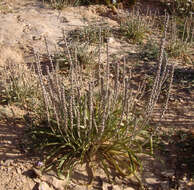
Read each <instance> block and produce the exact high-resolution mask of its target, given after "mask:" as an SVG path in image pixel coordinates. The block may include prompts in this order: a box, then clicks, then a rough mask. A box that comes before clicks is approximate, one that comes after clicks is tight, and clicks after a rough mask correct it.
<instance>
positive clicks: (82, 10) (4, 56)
mask: <svg viewBox="0 0 194 190" xmlns="http://www.w3.org/2000/svg"><path fill="white" fill-rule="evenodd" d="M106 11H108V9H107V8H106V7H104V6H90V7H75V8H70V7H68V8H65V9H64V10H63V11H57V10H53V9H50V8H49V7H48V6H47V5H43V4H42V3H41V2H40V1H30V0H22V1H21V0H20V1H19V0H16V1H14V0H12V1H8V0H7V1H0V67H1V66H2V65H3V64H4V63H5V62H6V61H7V60H12V61H14V62H17V63H21V62H26V63H28V62H31V61H32V59H33V51H34V50H35V51H38V52H40V53H42V54H44V53H45V52H46V49H45V41H44V40H45V37H46V39H47V41H48V46H49V49H50V51H51V52H55V51H56V47H57V48H60V46H58V44H57V42H60V38H61V37H62V30H64V31H65V32H66V33H67V32H68V31H70V30H73V29H75V28H79V27H82V26H85V25H86V24H87V23H88V22H93V21H94V20H95V21H104V22H107V23H108V24H109V25H111V26H115V27H116V26H117V24H118V23H117V22H116V21H115V17H114V15H113V18H112V19H111V18H109V17H107V16H101V15H104V13H106ZM102 13H103V14H102ZM136 50H137V48H136V46H135V45H130V44H126V43H125V42H121V41H119V40H115V39H112V41H110V52H112V53H114V54H116V53H119V52H121V51H122V52H126V51H130V52H131V54H134V55H135V54H136ZM134 60H136V57H135V56H131V57H130V56H129V62H131V63H132V64H133V62H134ZM139 63H140V64H141V65H142V66H141V68H144V67H145V70H146V64H144V61H141V62H139ZM188 68H190V69H188ZM137 70H138V68H137ZM140 70H142V69H140ZM187 71H188V73H186V76H188V78H186V79H184V80H186V81H187V82H186V84H182V85H181V82H180V81H181V80H183V79H182V78H181V77H183V78H184V76H182V75H184V73H185V72H187ZM192 72H193V65H190V66H188V67H187V66H184V67H181V66H180V67H179V68H177V70H176V73H175V84H174V87H173V92H172V96H171V101H170V104H169V109H168V110H167V114H166V117H165V118H164V119H163V121H162V122H161V126H162V127H165V128H167V127H168V130H167V133H168V132H169V131H174V133H173V134H174V135H172V136H171V139H165V143H164V147H165V148H164V150H165V151H163V153H164V154H161V153H160V154H159V151H158V155H159V158H158V157H157V156H156V158H152V157H148V156H147V157H142V159H143V160H144V162H145V168H144V173H143V181H144V183H145V184H146V185H145V186H146V188H147V189H153V190H159V189H162V190H168V189H177V190H178V189H181V190H183V189H185V190H192V189H194V183H193V182H192V181H191V180H190V175H191V174H192V172H193V171H194V166H193V165H190V164H192V163H193V162H194V158H193V155H192V151H194V150H193V146H194V144H192V143H191V142H192V141H193V138H192V133H191V132H190V131H192V130H191V129H193V128H194V87H193V86H192V85H193V82H191V81H192V80H194V78H193V76H194V72H193V73H192ZM189 76H190V78H189ZM188 81H190V82H188ZM156 113H157V112H156ZM24 115H25V112H24V111H22V110H20V109H19V108H17V107H15V106H7V105H0V176H1V180H0V190H14V189H15V190H56V189H58V190H62V189H64V186H65V185H66V183H67V182H66V181H65V180H59V179H58V178H57V177H55V175H54V174H53V173H49V174H44V175H42V174H40V172H39V170H38V165H39V164H40V163H39V157H38V156H37V157H36V156H34V153H32V154H29V152H27V151H26V150H25V142H24V140H23V139H24V138H23V137H24V134H25V129H26V126H25V124H24V123H23V120H22V117H23V116H24ZM154 118H155V119H154V121H153V124H154V123H155V122H157V119H158V115H157V114H156V115H155V117H154ZM180 130H181V131H183V132H182V133H176V131H180ZM185 134H186V135H185ZM181 135H183V136H184V137H182V136H181ZM193 136H194V135H193ZM187 137H188V138H187ZM190 137H191V138H190ZM172 139H175V141H176V140H177V142H180V143H184V142H187V141H188V142H190V143H191V144H189V146H187V147H186V148H185V147H181V146H180V144H175V143H171V142H172V141H173V140H172ZM171 140H172V141H171ZM173 142H174V141H173ZM185 150H187V154H186V153H185V152H184V151H185ZM165 153H166V154H165ZM184 155H185V156H184ZM187 158H190V159H193V160H191V161H190V162H189V163H185V162H184V161H185V159H187ZM189 169H190V170H189ZM181 172H182V173H181ZM116 180H117V179H115V181H116ZM87 181H88V177H87V174H86V173H85V172H84V171H83V170H81V171H80V170H78V171H77V173H75V174H74V177H73V181H72V182H70V184H69V187H68V188H69V189H72V190H74V189H75V190H82V189H103V190H110V189H113V190H121V189H126V190H133V189H135V190H136V189H138V186H137V185H136V181H135V180H133V179H132V180H131V182H130V183H129V182H125V181H121V180H120V181H119V180H118V181H116V182H117V184H115V185H114V184H109V182H108V181H107V180H106V178H105V177H104V175H102V172H101V171H97V173H96V176H95V178H94V181H93V183H92V185H90V186H87V185H83V184H84V183H87ZM80 184H82V185H80Z"/></svg>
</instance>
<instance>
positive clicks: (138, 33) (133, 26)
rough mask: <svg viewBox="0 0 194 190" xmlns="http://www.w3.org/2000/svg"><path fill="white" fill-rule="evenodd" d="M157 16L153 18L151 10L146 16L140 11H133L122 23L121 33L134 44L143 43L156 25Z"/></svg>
mask: <svg viewBox="0 0 194 190" xmlns="http://www.w3.org/2000/svg"><path fill="white" fill-rule="evenodd" d="M155 16H156V15H155V14H154V15H153V16H151V15H150V12H149V10H148V11H147V13H146V15H144V16H142V15H141V13H140V10H139V9H137V10H133V11H132V12H131V13H130V14H129V15H128V16H127V17H126V18H125V19H122V21H121V22H120V28H119V33H120V34H122V36H125V38H126V39H127V40H131V41H132V42H133V43H142V42H143V40H144V39H145V37H146V34H147V33H148V32H149V31H150V29H151V28H152V26H153V25H154V23H155Z"/></svg>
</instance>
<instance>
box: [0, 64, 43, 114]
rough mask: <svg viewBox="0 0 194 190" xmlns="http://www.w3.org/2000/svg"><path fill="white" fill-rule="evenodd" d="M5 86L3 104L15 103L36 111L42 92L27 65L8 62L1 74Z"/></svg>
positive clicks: (2, 97)
mask: <svg viewBox="0 0 194 190" xmlns="http://www.w3.org/2000/svg"><path fill="white" fill-rule="evenodd" d="M1 82H2V86H3V90H2V92H1V93H2V95H1V102H7V103H15V104H17V105H19V106H22V107H25V108H28V109H29V110H30V109H34V108H33V107H34V106H35V105H36V104H37V102H38V99H39V98H40V97H39V95H40V94H39V93H40V91H39V90H38V89H39V86H38V85H39V84H38V82H37V77H36V76H35V74H34V73H32V72H31V71H30V70H29V69H28V68H27V66H26V65H24V64H22V63H21V64H19V63H18V64H15V63H13V62H8V63H7V64H5V66H4V68H3V71H2V73H1Z"/></svg>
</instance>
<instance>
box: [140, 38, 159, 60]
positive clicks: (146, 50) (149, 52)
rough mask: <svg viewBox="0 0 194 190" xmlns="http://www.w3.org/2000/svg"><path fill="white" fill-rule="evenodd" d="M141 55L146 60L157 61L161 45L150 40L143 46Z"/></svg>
mask: <svg viewBox="0 0 194 190" xmlns="http://www.w3.org/2000/svg"><path fill="white" fill-rule="evenodd" d="M140 56H141V57H142V58H143V59H146V60H150V61H156V60H157V59H158V56H159V46H158V44H157V42H154V41H153V40H148V41H147V42H146V44H144V45H143V46H142V47H141V52H140Z"/></svg>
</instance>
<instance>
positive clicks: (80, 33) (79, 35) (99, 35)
mask: <svg viewBox="0 0 194 190" xmlns="http://www.w3.org/2000/svg"><path fill="white" fill-rule="evenodd" d="M96 25H97V24H95V25H92V24H89V25H88V26H85V27H83V28H82V29H76V30H73V31H70V32H69V34H68V39H72V40H73V41H78V42H80V43H87V44H89V45H95V44H99V43H101V42H106V41H107V39H108V38H109V37H110V36H111V28H110V27H108V26H106V25H105V26H102V24H99V25H100V26H99V27H96Z"/></svg>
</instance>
